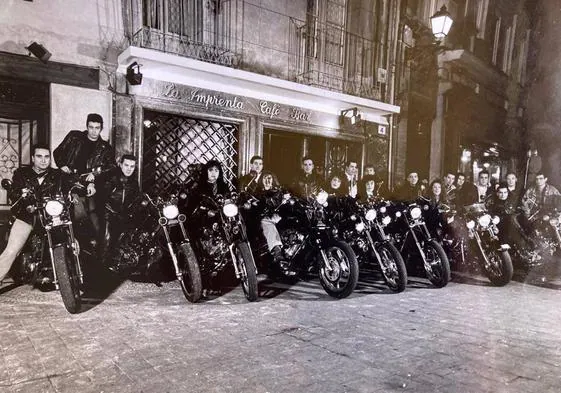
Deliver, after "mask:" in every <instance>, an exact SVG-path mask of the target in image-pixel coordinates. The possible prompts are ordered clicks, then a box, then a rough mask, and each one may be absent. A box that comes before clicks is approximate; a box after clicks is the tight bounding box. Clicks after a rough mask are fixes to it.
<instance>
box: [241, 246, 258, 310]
mask: <svg viewBox="0 0 561 393" xmlns="http://www.w3.org/2000/svg"><path fill="white" fill-rule="evenodd" d="M236 259H237V261H236V263H237V264H238V269H239V271H240V272H241V281H242V288H243V292H244V294H245V297H246V299H247V300H249V301H250V302H253V301H255V300H257V296H258V292H257V267H256V266H255V260H254V259H253V254H252V253H251V249H250V248H249V244H248V243H247V242H240V243H238V244H236Z"/></svg>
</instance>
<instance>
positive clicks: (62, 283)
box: [53, 245, 82, 314]
mask: <svg viewBox="0 0 561 393" xmlns="http://www.w3.org/2000/svg"><path fill="white" fill-rule="evenodd" d="M53 258H54V260H53V263H54V266H55V270H56V278H57V281H58V286H59V289H60V295H61V296H62V302H63V303H64V307H66V310H68V312H69V313H70V314H76V313H77V312H79V311H80V308H81V307H82V298H81V296H80V279H79V278H78V271H77V269H76V264H77V263H78V261H77V260H76V258H75V256H74V254H73V253H72V252H71V251H70V249H69V248H68V247H67V246H66V245H59V246H56V247H55V248H53Z"/></svg>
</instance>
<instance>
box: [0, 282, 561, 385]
mask: <svg viewBox="0 0 561 393" xmlns="http://www.w3.org/2000/svg"><path fill="white" fill-rule="evenodd" d="M414 281H415V282H414V283H413V285H412V286H410V287H408V288H407V290H406V291H404V292H403V293H400V294H390V293H386V292H384V291H383V290H382V291H380V290H378V289H376V290H374V289H367V290H366V291H367V292H366V293H360V294H356V295H355V294H353V295H351V296H350V297H349V298H347V299H341V300H333V299H331V298H329V297H328V296H327V295H325V293H324V292H323V290H322V288H321V286H320V285H319V283H318V282H317V280H312V281H309V282H302V283H299V284H297V285H295V286H290V287H288V286H287V287H286V291H278V292H276V295H273V297H271V298H267V299H260V300H259V301H258V302H255V303H249V302H247V301H246V300H245V298H244V296H243V293H242V291H241V289H240V288H239V287H238V288H234V289H232V290H231V291H230V292H227V293H226V294H224V295H223V296H220V297H216V298H213V299H211V300H209V301H205V302H203V303H201V304H197V305H190V304H187V303H186V302H185V301H184V299H183V298H182V294H181V290H180V288H179V286H178V284H177V283H176V282H171V283H165V285H163V286H162V287H161V288H158V287H155V286H153V285H149V284H145V283H131V282H128V281H127V282H125V283H123V285H121V286H120V287H119V288H117V290H116V291H115V292H113V293H112V294H111V295H110V296H109V298H108V299H103V301H102V302H100V303H99V304H97V305H96V306H95V307H93V308H91V309H89V310H88V311H87V312H85V313H81V314H77V315H72V316H71V315H69V314H67V313H66V311H65V310H64V308H63V307H62V305H61V302H60V296H59V295H58V294H56V293H55V294H42V293H36V292H34V291H31V290H30V289H29V288H26V287H23V288H18V291H17V292H12V291H10V292H7V293H4V294H2V299H0V300H2V301H1V302H0V315H2V318H1V320H0V390H2V389H3V388H4V389H7V390H8V391H9V392H12V391H16V390H15V389H16V388H17V389H19V390H17V391H30V392H40V391H46V392H51V391H54V390H53V389H54V388H55V387H56V391H57V393H66V392H72V393H74V392H77V391H79V392H80V393H82V392H86V393H90V392H102V391H103V392H121V391H124V392H135V393H139V392H144V393H148V392H157V393H162V392H169V393H171V392H173V393H175V392H182V391H186V392H187V391H188V392H205V393H206V392H235V393H241V392H243V393H251V392H260V393H266V392H269V393H277V392H278V393H283V392H290V393H294V392H296V393H298V392H305V393H308V392H310V393H315V392H322V393H324V392H344V391H347V392H349V393H355V392H369V393H379V392H384V393H385V392H416V393H424V392H432V393H439V392H441V393H455V392H458V393H460V392H461V393H465V392H477V393H481V392H483V393H485V392H509V393H510V392H516V393H518V392H520V393H538V392H539V393H543V392H547V393H550V392H551V393H552V392H556V393H558V392H559V386H561V383H560V382H561V373H560V372H559V371H558V370H559V369H560V365H561V346H560V345H559V342H561V332H560V331H559V329H557V328H556V327H557V326H559V325H560V324H561V309H560V308H559V307H558V304H559V290H561V287H560V288H559V289H547V288H540V287H536V286H532V285H526V284H520V283H511V284H509V285H507V286H505V287H501V288H495V287H491V286H487V285H471V284H458V283H455V282H452V283H450V284H449V285H448V286H447V287H445V288H442V289H435V288H433V287H432V286H430V285H428V284H426V283H423V282H421V281H419V280H414ZM481 283H483V284H485V283H486V281H485V279H483V280H481ZM55 295H56V296H55ZM30 375H33V379H30V377H29V376H30ZM404 384H405V386H403V385H404ZM23 387H25V388H26V389H27V390H23ZM49 389H50V390H49ZM555 389H557V390H555Z"/></svg>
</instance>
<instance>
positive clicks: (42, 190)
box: [8, 166, 72, 225]
mask: <svg viewBox="0 0 561 393" xmlns="http://www.w3.org/2000/svg"><path fill="white" fill-rule="evenodd" d="M42 176H44V180H43V182H42V183H41V184H39V180H38V178H40V177H42ZM71 186H72V178H71V177H70V176H68V175H66V174H64V173H63V172H62V171H60V170H58V169H55V168H48V169H47V170H46V171H45V172H43V173H42V174H38V173H37V172H35V170H33V167H30V166H25V167H21V168H18V169H17V170H16V171H15V172H14V176H13V178H12V187H11V189H10V191H9V193H8V197H9V198H10V200H11V201H12V203H14V202H16V201H17V200H18V199H19V198H20V197H21V195H22V190H23V189H24V188H29V189H31V190H33V192H34V197H35V198H37V199H42V198H43V197H44V196H54V195H56V194H61V193H65V192H68V190H70V187H71ZM31 198H33V197H28V198H25V199H22V200H21V201H20V202H19V203H18V204H17V205H15V206H13V207H12V214H13V215H14V216H15V217H16V218H17V219H19V220H22V221H24V222H26V223H28V224H29V225H33V218H34V213H29V212H28V211H27V210H26V208H27V206H28V205H29V204H30V202H31V201H32V199H31ZM26 199H27V202H28V203H26Z"/></svg>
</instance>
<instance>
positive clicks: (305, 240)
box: [277, 191, 359, 299]
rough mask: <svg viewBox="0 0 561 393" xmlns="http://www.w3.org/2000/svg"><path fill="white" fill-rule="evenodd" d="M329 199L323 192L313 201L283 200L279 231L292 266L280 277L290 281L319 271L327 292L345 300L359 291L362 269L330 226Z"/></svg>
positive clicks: (283, 247)
mask: <svg viewBox="0 0 561 393" xmlns="http://www.w3.org/2000/svg"><path fill="white" fill-rule="evenodd" d="M327 198H328V195H327V193H326V192H324V191H319V192H318V193H317V194H316V195H315V197H312V198H309V199H297V198H295V197H293V196H291V197H290V198H288V199H284V200H283V203H282V205H281V206H280V208H279V215H280V216H281V217H282V219H281V220H280V221H279V222H278V224H277V229H278V231H279V234H280V237H281V241H282V255H283V259H284V260H285V261H287V262H288V264H287V266H286V268H284V269H279V270H280V271H279V273H280V274H281V275H282V276H283V278H285V279H287V278H292V277H294V275H295V274H296V275H297V274H298V273H300V274H303V273H305V272H308V271H311V270H313V269H314V268H317V269H318V271H319V280H320V283H321V286H322V287H323V289H324V290H325V292H326V293H327V294H328V295H329V296H332V297H334V298H338V299H341V298H345V297H347V296H349V295H350V294H351V293H352V292H353V290H354V289H355V287H356V284H357V282H358V269H359V267H358V261H357V258H356V255H355V253H354V251H353V249H352V248H351V246H350V245H349V244H347V243H346V242H345V241H343V240H340V239H339V238H338V233H337V232H338V230H337V228H336V227H334V226H332V225H331V224H330V223H329V218H328V217H327V214H326V212H325V206H326V205H327Z"/></svg>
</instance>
